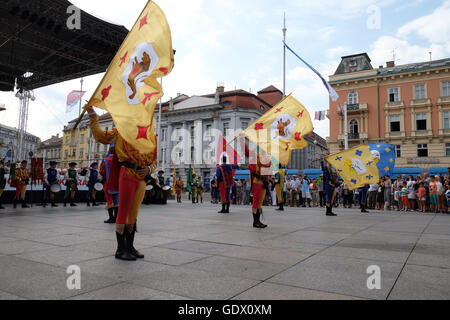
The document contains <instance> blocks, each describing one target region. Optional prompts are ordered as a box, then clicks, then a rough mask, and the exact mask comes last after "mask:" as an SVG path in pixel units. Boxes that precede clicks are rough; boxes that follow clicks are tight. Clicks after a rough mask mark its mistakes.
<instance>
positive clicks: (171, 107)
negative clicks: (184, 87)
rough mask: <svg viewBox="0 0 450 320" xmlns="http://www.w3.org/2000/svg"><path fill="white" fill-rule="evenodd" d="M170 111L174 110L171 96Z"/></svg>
mask: <svg viewBox="0 0 450 320" xmlns="http://www.w3.org/2000/svg"><path fill="white" fill-rule="evenodd" d="M169 111H173V99H172V97H170V104H169Z"/></svg>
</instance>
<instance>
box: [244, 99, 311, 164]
mask: <svg viewBox="0 0 450 320" xmlns="http://www.w3.org/2000/svg"><path fill="white" fill-rule="evenodd" d="M313 130H314V127H313V124H312V121H311V116H310V114H309V112H308V110H306V108H305V107H304V106H303V105H302V104H301V103H300V102H299V101H298V100H297V99H295V98H294V97H293V96H292V95H289V96H287V97H286V98H285V99H283V100H282V101H280V102H279V103H278V104H277V105H276V106H274V107H273V108H272V109H271V110H270V111H268V112H266V113H265V114H264V115H263V116H262V117H261V118H259V119H258V120H256V122H255V123H253V124H252V125H251V126H250V127H248V128H247V129H246V130H244V131H243V132H242V133H241V135H244V136H246V137H247V138H248V139H249V140H250V141H252V142H253V143H255V144H256V145H257V146H259V147H260V148H261V149H262V150H264V151H265V152H266V153H268V154H270V155H272V157H273V158H275V159H276V160H277V161H278V162H279V163H281V164H282V165H288V164H289V161H290V158H291V153H292V150H298V149H303V148H305V147H306V146H308V142H307V141H306V140H305V138H304V137H305V136H306V135H307V134H310V133H311V132H313Z"/></svg>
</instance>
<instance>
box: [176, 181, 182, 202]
mask: <svg viewBox="0 0 450 320" xmlns="http://www.w3.org/2000/svg"><path fill="white" fill-rule="evenodd" d="M183 188H184V182H183V180H181V179H179V180H177V183H176V191H177V201H178V203H180V202H181V192H182V191H183Z"/></svg>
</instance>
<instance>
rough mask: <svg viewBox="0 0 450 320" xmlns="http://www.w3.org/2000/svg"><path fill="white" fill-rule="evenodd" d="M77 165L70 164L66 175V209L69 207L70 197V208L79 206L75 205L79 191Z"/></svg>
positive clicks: (74, 163)
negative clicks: (68, 200)
mask: <svg viewBox="0 0 450 320" xmlns="http://www.w3.org/2000/svg"><path fill="white" fill-rule="evenodd" d="M76 165H77V163H76V162H71V163H69V169H67V171H66V174H65V175H64V181H65V185H66V193H65V194H64V207H66V206H67V199H68V198H69V196H70V206H71V207H76V206H77V205H76V204H75V203H74V200H75V193H76V191H77V190H78V187H77V186H78V172H77V170H76V169H75V167H76Z"/></svg>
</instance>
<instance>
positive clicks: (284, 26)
mask: <svg viewBox="0 0 450 320" xmlns="http://www.w3.org/2000/svg"><path fill="white" fill-rule="evenodd" d="M282 30H283V98H285V97H286V31H287V29H286V12H285V13H284V25H283V29H282Z"/></svg>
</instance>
